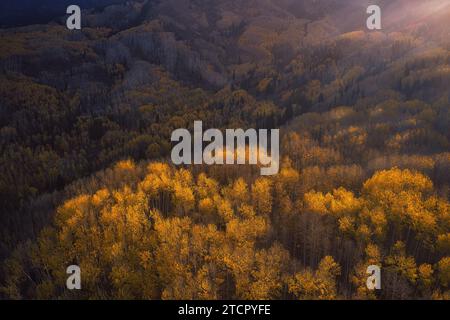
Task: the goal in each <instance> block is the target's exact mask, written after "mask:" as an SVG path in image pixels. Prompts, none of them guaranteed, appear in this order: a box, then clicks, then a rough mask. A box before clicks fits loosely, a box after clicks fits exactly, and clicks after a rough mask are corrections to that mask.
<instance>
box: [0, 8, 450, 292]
mask: <svg viewBox="0 0 450 320" xmlns="http://www.w3.org/2000/svg"><path fill="white" fill-rule="evenodd" d="M118 2H120V1H118ZM313 2H314V4H313ZM376 2H377V3H378V4H379V5H380V6H381V7H382V8H383V12H384V8H386V10H385V11H386V12H387V15H386V17H385V18H383V19H384V20H383V30H380V31H369V30H366V29H365V20H364V17H365V13H366V11H365V9H366V8H365V7H364V5H365V3H364V1H354V0H345V1H339V3H337V2H336V1H333V0H316V1H313V0H301V1H298V0H297V1H295V0H253V1H249V0H246V1H244V0H233V1H232V0H217V1H214V2H210V1H202V0H165V1H148V0H137V1H128V2H126V3H122V4H120V3H118V4H112V5H109V6H106V7H104V8H101V9H98V8H97V9H85V10H83V28H82V30H80V31H69V30H67V29H66V27H65V23H64V20H63V19H57V18H56V19H54V20H52V22H50V23H47V24H36V25H27V26H22V27H18V26H16V27H10V28H1V29H0V150H1V153H0V208H1V209H0V299H301V300H311V299H323V300H330V299H364V300H365V299H388V300H390V299H426V300H428V299H436V300H438V299H439V300H440V299H445V300H449V299H450V129H449V128H450V2H449V1H447V0H433V1H431V2H429V3H426V4H424V3H422V2H421V1H418V0H411V1H405V0H395V1H383V0H380V1H376ZM416 5H417V7H416V8H418V9H417V10H412V9H411V10H410V16H408V19H406V18H405V19H402V18H401V17H402V16H401V14H400V13H401V12H403V9H404V8H406V7H407V6H411V7H408V8H412V7H414V6H416ZM358 12H360V13H361V14H360V15H358ZM396 14H397V15H396ZM118 17H120V19H119V18H118ZM342 17H352V19H342ZM399 17H400V18H399ZM0 25H1V24H0ZM195 121H202V122H203V127H204V128H205V129H206V128H218V129H220V130H225V129H226V128H242V129H244V130H246V129H250V128H254V129H269V130H270V129H280V169H279V173H278V174H276V175H273V176H261V175H260V169H261V168H259V167H258V166H256V165H224V166H216V165H212V166H208V165H205V164H203V165H183V166H176V165H174V164H173V163H171V161H170V153H171V149H172V147H173V145H174V144H173V143H172V142H171V134H172V132H173V131H174V130H176V129H179V128H188V129H189V130H190V131H191V132H192V130H193V124H194V122H195ZM73 264H75V265H79V266H80V268H81V272H82V290H68V289H67V288H66V279H67V276H68V275H67V274H66V268H67V267H68V266H69V265H73ZM369 265H379V266H380V267H381V270H382V289H381V290H375V291H371V290H368V289H367V287H366V280H367V274H366V268H367V266H369Z"/></svg>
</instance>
